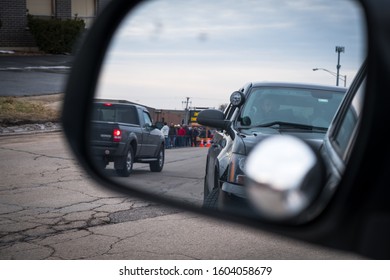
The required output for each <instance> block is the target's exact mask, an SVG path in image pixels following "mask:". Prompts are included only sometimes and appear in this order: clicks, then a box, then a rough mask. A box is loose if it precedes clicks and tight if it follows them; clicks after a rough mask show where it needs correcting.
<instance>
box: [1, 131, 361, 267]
mask: <svg viewBox="0 0 390 280" xmlns="http://www.w3.org/2000/svg"><path fill="white" fill-rule="evenodd" d="M168 153H171V154H168V155H169V157H174V156H175V155H174V153H175V151H174V150H172V151H169V150H168ZM176 153H177V155H178V154H179V153H180V154H182V152H180V151H178V150H176ZM198 153H199V152H198ZM0 158H1V161H0V175H1V180H0V259H2V260H12V259H16V260H58V259H61V260H80V259H91V260H94V259H95V260H125V259H133V260H145V259H148V260H151V259H159V260H163V259H169V260H175V259H181V260H187V259H188V260H191V259H192V260H197V259H359V256H356V255H351V254H348V253H345V252H337V251H333V250H328V249H324V248H320V247H316V246H312V245H308V244H304V243H300V242H297V241H292V240H288V239H284V238H280V237H278V236H273V235H271V234H268V233H265V232H261V231H257V230H253V229H250V228H246V227H244V226H242V225H236V224H226V223H223V222H222V221H216V220H211V219H207V218H205V217H202V216H199V215H197V214H194V213H187V212H182V211H179V210H177V209H172V208H167V207H165V206H162V205H157V204H153V203H150V202H148V201H143V200H140V199H137V198H132V197H125V196H123V195H120V194H117V193H113V192H111V191H109V190H107V189H105V188H102V187H101V186H100V185H98V184H97V183H96V182H94V181H93V180H91V177H90V176H89V175H88V174H86V173H85V172H84V171H83V170H82V169H81V168H80V166H79V165H78V162H77V161H76V160H75V159H74V157H73V155H72V153H71V152H70V151H69V149H68V147H67V144H66V142H65V140H64V137H63V136H62V133H61V132H49V133H38V134H25V135H15V136H3V137H0ZM171 161H172V162H174V160H171ZM178 162H179V163H180V164H183V163H182V162H183V161H182V160H181V159H180V160H178ZM168 164H169V163H168ZM192 164H193V166H192V167H191V166H190V167H188V170H189V171H188V172H190V171H191V170H195V169H194V166H199V168H202V169H203V165H204V161H203V158H202V157H199V159H198V160H197V163H195V162H193V163H192ZM175 168H176V167H175ZM163 172H164V171H163ZM192 173H193V174H192V175H191V176H192V177H193V178H192V180H195V179H196V178H195V177H196V176H195V175H194V172H192ZM148 174H151V173H150V172H146V171H144V170H140V171H138V173H137V172H136V173H135V174H134V178H137V176H145V175H148ZM165 175H166V176H167V177H168V176H171V179H170V180H181V182H183V180H186V178H185V177H186V175H185V172H184V173H182V174H181V176H174V174H173V172H172V171H170V170H169V168H167V171H166V174H165ZM176 175H177V174H176ZM140 178H141V177H140ZM153 180H154V181H156V180H155V179H153ZM164 180H167V179H166V178H165V179H164ZM201 181H202V180H199V179H196V181H193V183H191V184H188V186H184V188H186V187H192V188H198V187H199V186H195V185H194V184H195V183H194V182H199V184H201ZM155 185H156V186H157V185H158V181H157V183H155ZM173 185H186V184H180V183H179V181H174V182H173ZM184 190H185V189H184ZM163 191H164V192H165V191H166V190H163ZM200 195H201V193H194V194H193V196H200Z"/></svg>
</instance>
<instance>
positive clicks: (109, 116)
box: [93, 104, 138, 124]
mask: <svg viewBox="0 0 390 280" xmlns="http://www.w3.org/2000/svg"><path fill="white" fill-rule="evenodd" d="M93 120H96V121H105V122H122V123H131V124H138V117H137V111H136V109H135V108H134V107H132V106H126V107H122V106H121V107H118V106H115V105H112V104H109V105H104V104H103V105H100V104H99V105H95V107H94V109H93Z"/></svg>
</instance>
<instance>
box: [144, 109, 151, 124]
mask: <svg viewBox="0 0 390 280" xmlns="http://www.w3.org/2000/svg"><path fill="white" fill-rule="evenodd" d="M143 115H144V121H145V125H147V126H151V125H152V119H151V118H150V116H149V114H148V113H147V112H145V111H144V112H143Z"/></svg>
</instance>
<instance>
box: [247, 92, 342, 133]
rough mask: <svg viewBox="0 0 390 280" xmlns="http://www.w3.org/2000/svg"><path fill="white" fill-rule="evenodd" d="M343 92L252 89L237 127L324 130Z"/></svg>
mask: <svg viewBox="0 0 390 280" xmlns="http://www.w3.org/2000/svg"><path fill="white" fill-rule="evenodd" d="M345 91H346V89H345V90H344V91H338V90H327V89H314V88H313V89H311V88H295V87H257V88H256V87H254V88H252V90H251V91H250V93H249V95H248V97H247V100H246V102H245V105H244V107H243V109H242V111H241V115H240V123H241V125H242V126H245V127H255V126H267V125H268V124H275V123H279V124H281V123H282V124H283V123H284V124H296V125H297V126H298V127H299V126H301V127H302V126H310V127H318V128H324V129H327V128H328V127H329V124H330V122H331V121H332V118H333V116H334V114H335V112H336V110H337V108H338V107H339V105H340V102H341V100H342V98H343V96H344V93H345Z"/></svg>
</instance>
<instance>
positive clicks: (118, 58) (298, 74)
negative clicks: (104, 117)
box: [97, 0, 365, 109]
mask: <svg viewBox="0 0 390 280" xmlns="http://www.w3.org/2000/svg"><path fill="white" fill-rule="evenodd" d="M146 3H150V6H140V7H139V8H138V9H137V10H136V11H135V13H134V14H131V15H130V16H129V18H128V19H127V20H126V21H125V22H124V24H123V26H122V27H121V29H120V30H119V31H118V33H117V35H116V36H115V39H114V41H113V42H112V45H111V48H110V51H109V53H108V55H107V59H106V61H105V65H104V68H103V70H102V74H101V81H100V83H99V88H98V93H97V94H98V96H99V97H105V98H110V97H111V98H119V96H120V99H123V98H125V99H128V100H132V99H133V100H132V101H136V100H138V101H137V102H140V103H142V102H144V104H145V105H147V106H152V107H153V106H154V107H159V108H163V109H169V108H181V101H182V100H181V99H182V98H184V97H186V96H191V98H192V99H193V103H192V105H193V106H202V107H204V106H207V104H209V106H210V107H217V106H218V105H220V104H222V103H226V102H228V98H229V95H230V93H231V92H233V91H234V90H236V89H238V88H239V87H241V86H242V85H243V84H244V83H246V82H249V81H254V80H256V81H261V80H267V81H272V80H278V81H281V80H285V81H299V82H318V83H323V84H332V85H333V84H334V83H335V80H334V77H332V76H331V75H329V74H328V73H326V72H322V73H321V72H320V71H316V72H313V71H312V69H313V68H327V69H329V70H335V65H336V53H335V46H336V45H342V46H345V48H346V51H345V53H343V54H342V57H341V61H342V67H341V71H342V74H343V75H344V74H345V75H347V76H348V81H349V82H350V81H352V77H353V76H354V75H355V73H356V72H357V70H358V68H359V67H360V64H361V62H362V60H363V59H364V54H365V33H364V32H365V30H364V20H363V16H362V12H361V9H360V8H359V7H356V6H353V4H352V3H353V2H350V1H337V3H335V2H334V1H325V0H324V1H322V0H310V1H309V0H298V1H297V0H295V1H273V0H267V1H245V2H244V3H243V2H242V1H233V0H231V1H230V0H229V1H207V0H204V1H199V0H197V1H171V0H169V1H168V0H167V1H166V0H162V1H150V2H146ZM196 102H199V103H202V104H201V105H200V104H196Z"/></svg>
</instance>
